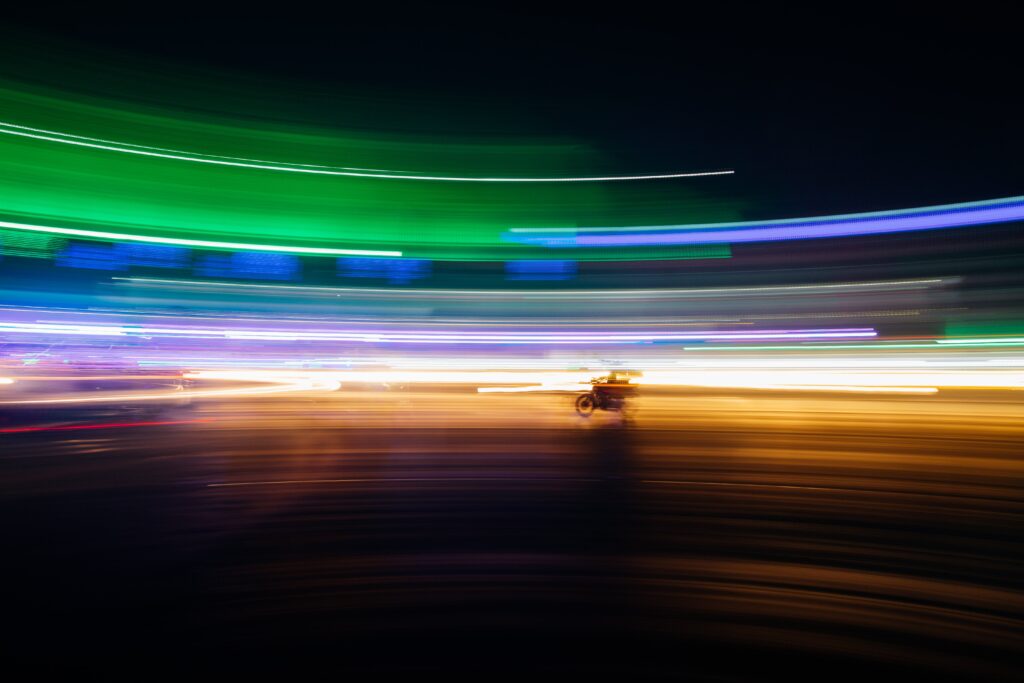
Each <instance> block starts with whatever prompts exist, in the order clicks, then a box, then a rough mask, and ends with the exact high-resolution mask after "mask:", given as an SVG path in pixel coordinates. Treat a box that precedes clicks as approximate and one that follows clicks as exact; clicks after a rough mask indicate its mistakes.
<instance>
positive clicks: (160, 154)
mask: <svg viewBox="0 0 1024 683" xmlns="http://www.w3.org/2000/svg"><path fill="white" fill-rule="evenodd" d="M0 134H4V135H17V136H20V137H26V138H34V139H36V140H46V141H48V142H60V143H64V144H67V145H78V146H81V147H92V148H94V149H102V150H106V151H108V152H124V153H125V154H140V155H143V156H150V157H157V158H160V159H174V160H177V161H193V162H196V163H201V164H218V165H221V166H238V167H241V168H256V169H260V170H264V171H291V172H293V173H312V174H315V175H335V176H349V177H353V178H381V179H392V180H434V181H447V182H462V183H593V182H610V181H620V180H665V179H668V178H701V177H704V176H716V175H732V174H733V173H735V171H731V170H724V171H692V172H685V173H659V174H652V175H614V176H589V177H578V178H474V177H468V176H463V177H460V176H436V175H420V174H416V173H407V172H399V171H373V172H369V171H366V170H363V171H359V170H356V169H346V168H337V167H336V168H330V167H326V166H322V167H313V166H311V165H307V164H280V163H275V162H270V161H260V160H258V159H239V158H237V157H217V156H213V155H208V154H196V153H187V152H182V151H180V150H173V149H161V148H159V147H146V146H144V145H130V144H127V143H123V142H113V141H110V140H97V139H95V138H87V137H82V136H80V135H70V134H68V133H59V132H56V131H51V130H41V129H39V128H29V127H28V126H18V125H15V124H13V123H8V122H6V121H0Z"/></svg>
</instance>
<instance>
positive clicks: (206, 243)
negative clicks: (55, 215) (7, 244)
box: [0, 221, 402, 258]
mask: <svg viewBox="0 0 1024 683" xmlns="http://www.w3.org/2000/svg"><path fill="white" fill-rule="evenodd" d="M0 228H7V229H10V230H23V231H26V232H41V233H47V234H51V235H67V236H69V237H82V238H85V239H100V240H117V241H120V242H145V243H147V244H166V245H174V246H178V247H197V248H204V249H228V250H231V251H269V252H274V253H284V254H306V255H310V256H381V257H393V258H397V257H401V256H402V252H400V251H379V250H370V249H334V248H329V247H302V246H294V245H286V244H252V243H249V242H220V241H215V240H197V239H187V238H180V237H153V236H150V235H134V234H129V233H121V232H106V231H102V230H82V229H79V228H59V227H54V226H49V225H32V224H29V223H12V222H11V221H0Z"/></svg>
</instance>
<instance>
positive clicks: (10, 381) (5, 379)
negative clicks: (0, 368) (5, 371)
mask: <svg viewBox="0 0 1024 683" xmlns="http://www.w3.org/2000/svg"><path fill="white" fill-rule="evenodd" d="M0 384H14V380H13V379H11V378H10V377H0Z"/></svg>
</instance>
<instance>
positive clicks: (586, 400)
mask: <svg viewBox="0 0 1024 683" xmlns="http://www.w3.org/2000/svg"><path fill="white" fill-rule="evenodd" d="M596 407H597V404H596V402H595V401H594V397H593V396H591V395H590V394H583V395H582V396H580V397H578V398H577V399H576V412H577V413H579V414H580V416H582V417H590V416H591V415H592V414H593V412H594V408H596Z"/></svg>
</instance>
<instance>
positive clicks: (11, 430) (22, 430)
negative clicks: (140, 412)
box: [0, 417, 213, 434]
mask: <svg viewBox="0 0 1024 683" xmlns="http://www.w3.org/2000/svg"><path fill="white" fill-rule="evenodd" d="M200 422H213V418H209V417H204V418H199V419H196V420H162V421H158V422H102V423H99V424H85V425H58V426H55V427H45V426H42V427H36V426H33V427H6V428H3V429H0V434H26V433H31V432H74V431H79V430H88V429H121V428H124V427H162V426H165V425H185V424H197V423H200Z"/></svg>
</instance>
